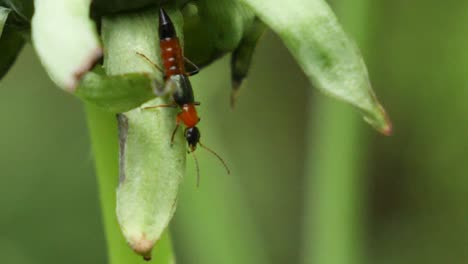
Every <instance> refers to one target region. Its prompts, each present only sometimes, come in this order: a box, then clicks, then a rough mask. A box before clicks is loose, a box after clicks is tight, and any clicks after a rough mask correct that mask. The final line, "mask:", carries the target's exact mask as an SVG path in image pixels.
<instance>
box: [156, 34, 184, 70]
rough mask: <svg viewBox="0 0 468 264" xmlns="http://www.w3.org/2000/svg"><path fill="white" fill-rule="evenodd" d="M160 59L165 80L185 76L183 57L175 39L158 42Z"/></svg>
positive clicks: (177, 40)
mask: <svg viewBox="0 0 468 264" xmlns="http://www.w3.org/2000/svg"><path fill="white" fill-rule="evenodd" d="M159 46H160V48H161V57H162V60H163V64H164V70H165V74H166V79H169V78H170V77H171V76H173V75H178V74H186V72H185V65H184V64H185V63H184V56H183V54H182V48H181V47H180V43H179V39H178V38H177V37H172V38H170V37H169V38H164V39H161V40H160V41H159Z"/></svg>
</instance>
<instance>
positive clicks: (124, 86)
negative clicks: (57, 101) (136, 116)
mask: <svg viewBox="0 0 468 264" xmlns="http://www.w3.org/2000/svg"><path fill="white" fill-rule="evenodd" d="M96 67H97V69H95V70H93V71H92V72H88V73H87V74H86V75H85V76H84V77H83V79H82V80H81V82H80V84H79V86H78V88H77V90H76V92H75V95H76V96H78V97H79V98H81V99H82V100H84V101H86V102H89V103H92V104H95V105H97V106H100V107H102V108H104V109H105V110H107V111H110V112H114V113H121V112H126V111H129V110H130V109H133V108H135V107H138V106H139V105H141V104H142V103H144V102H146V101H148V100H150V99H152V98H154V93H153V89H152V87H153V85H154V81H153V79H152V78H151V77H150V76H149V75H148V74H140V73H129V74H122V75H114V76H107V75H106V74H105V73H104V72H103V71H102V70H103V69H102V67H100V66H96Z"/></svg>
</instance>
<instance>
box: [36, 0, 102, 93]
mask: <svg viewBox="0 0 468 264" xmlns="http://www.w3.org/2000/svg"><path fill="white" fill-rule="evenodd" d="M90 3H91V0H67V1H54V0H36V1H35V9H36V10H35V13H34V16H33V19H32V40H33V44H34V48H35V49H36V51H37V54H38V55H39V58H40V60H41V62H42V64H43V65H44V67H45V69H46V70H47V72H48V73H49V76H50V77H51V78H52V80H53V81H54V82H55V83H56V84H57V85H58V86H59V87H61V88H63V89H65V90H67V91H69V92H74V91H75V89H76V86H77V85H78V82H79V80H80V79H81V77H82V76H83V75H84V74H85V73H86V72H87V71H88V70H90V69H91V68H92V67H93V66H94V64H95V63H96V61H97V60H98V59H100V57H101V55H102V49H101V46H100V43H99V38H98V34H97V32H96V26H95V25H94V22H93V21H92V20H91V19H90V18H89V9H90Z"/></svg>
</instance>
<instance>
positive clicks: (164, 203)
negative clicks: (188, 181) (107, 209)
mask: <svg viewBox="0 0 468 264" xmlns="http://www.w3.org/2000/svg"><path fill="white" fill-rule="evenodd" d="M163 103H167V101H166V100H163V99H161V98H156V99H154V100H152V101H150V102H148V103H146V104H144V105H143V106H142V107H145V106H154V105H160V104H163ZM176 111H177V110H176V109H173V108H156V109H153V110H145V109H142V108H137V109H135V110H132V111H129V112H127V113H124V114H119V118H118V120H119V141H120V183H119V187H118V189H117V219H118V221H119V224H120V226H121V228H122V232H123V234H124V236H125V237H126V239H127V241H128V243H129V244H130V246H131V247H132V248H133V250H134V251H135V252H137V253H138V254H140V255H142V256H144V258H145V259H149V258H150V257H151V249H152V248H153V246H154V245H155V244H156V242H157V241H158V240H159V239H160V237H161V235H162V233H163V231H164V230H165V229H166V227H167V226H168V224H169V221H170V220H171V218H172V216H173V214H174V212H175V209H176V203H177V192H178V189H179V184H180V182H181V181H182V179H183V174H184V173H185V155H186V147H185V141H184V138H183V136H182V133H180V132H181V131H179V133H178V134H177V136H176V138H175V144H173V145H172V144H171V135H172V132H173V130H174V127H175V118H174V116H175V114H176Z"/></svg>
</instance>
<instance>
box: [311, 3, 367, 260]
mask: <svg viewBox="0 0 468 264" xmlns="http://www.w3.org/2000/svg"><path fill="white" fill-rule="evenodd" d="M335 2H337V4H336V7H337V8H338V11H342V12H338V17H340V20H341V22H342V23H343V24H344V25H345V28H346V29H347V30H348V32H351V33H352V35H353V36H354V37H355V38H357V40H358V43H360V44H361V45H360V47H361V48H362V47H363V46H362V45H363V44H364V45H365V42H366V41H365V39H366V31H365V26H364V25H365V24H363V23H364V21H366V15H367V8H368V3H367V0H359V1H335ZM347 2H352V3H347ZM356 2H359V3H356ZM350 4H353V8H347V7H346V5H348V7H349V5H350ZM319 99H320V100H317V101H316V102H311V104H310V105H311V106H310V108H309V118H310V119H309V134H311V135H313V137H312V138H310V139H309V143H308V149H309V150H308V157H307V159H306V161H307V168H306V173H307V175H308V177H307V189H308V190H309V191H308V192H307V196H306V209H305V211H306V215H305V232H304V233H305V237H304V240H303V242H304V248H303V250H304V251H303V261H304V263H316V264H362V263H364V262H365V259H364V258H363V256H364V254H363V251H364V245H363V244H364V237H363V230H364V215H365V207H364V206H363V204H364V203H365V201H366V199H365V198H366V197H365V179H364V178H363V175H364V166H363V165H364V164H363V163H364V160H365V157H366V155H367V147H368V146H367V142H366V140H365V137H364V135H365V133H364V131H365V130H364V128H363V122H362V120H360V119H359V118H358V114H357V113H355V112H353V111H351V110H350V109H349V107H348V106H346V105H344V104H342V103H340V102H336V101H333V100H331V99H327V98H322V97H321V98H319Z"/></svg>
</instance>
